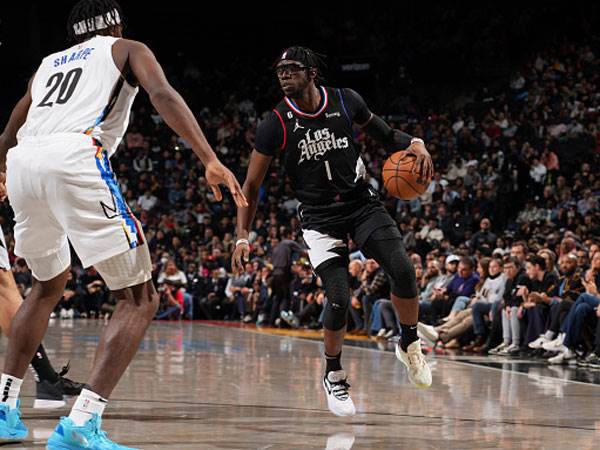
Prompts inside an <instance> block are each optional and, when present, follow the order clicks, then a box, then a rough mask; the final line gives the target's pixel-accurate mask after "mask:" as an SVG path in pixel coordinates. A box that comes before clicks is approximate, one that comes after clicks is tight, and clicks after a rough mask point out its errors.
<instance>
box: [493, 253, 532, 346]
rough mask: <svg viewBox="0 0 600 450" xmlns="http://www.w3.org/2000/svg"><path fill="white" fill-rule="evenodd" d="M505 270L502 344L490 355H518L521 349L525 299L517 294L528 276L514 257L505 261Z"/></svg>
mask: <svg viewBox="0 0 600 450" xmlns="http://www.w3.org/2000/svg"><path fill="white" fill-rule="evenodd" d="M503 269H504V274H505V276H506V285H505V287H504V294H503V296H502V297H503V300H504V302H503V308H502V322H501V323H502V343H501V344H500V345H498V346H497V347H494V348H493V349H491V350H490V354H501V355H516V354H518V353H519V351H520V348H521V345H520V344H521V322H520V320H519V315H518V311H519V307H520V306H521V304H522V303H523V298H522V297H521V296H519V295H518V294H517V292H518V291H519V290H520V288H521V287H522V286H525V284H526V283H527V274H526V273H525V271H524V270H523V267H522V265H521V262H520V261H519V259H518V258H516V257H512V256H510V257H508V258H507V259H506V261H504V266H503ZM488 342H490V341H488ZM490 347H491V346H490Z"/></svg>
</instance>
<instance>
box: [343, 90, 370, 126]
mask: <svg viewBox="0 0 600 450" xmlns="http://www.w3.org/2000/svg"><path fill="white" fill-rule="evenodd" d="M342 101H343V104H344V107H345V108H346V112H347V113H348V115H349V116H350V120H351V121H352V122H354V123H355V124H357V125H360V126H363V125H365V124H366V123H367V122H368V121H369V120H370V119H371V111H370V110H369V107H368V106H367V103H366V102H365V100H364V99H363V98H362V97H361V96H360V94H359V93H358V92H356V91H353V90H352V89H342Z"/></svg>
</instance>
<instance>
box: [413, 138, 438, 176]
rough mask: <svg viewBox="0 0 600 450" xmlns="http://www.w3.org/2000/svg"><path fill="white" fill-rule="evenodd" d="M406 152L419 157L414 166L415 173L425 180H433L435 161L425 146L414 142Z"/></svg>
mask: <svg viewBox="0 0 600 450" xmlns="http://www.w3.org/2000/svg"><path fill="white" fill-rule="evenodd" d="M406 151H407V152H409V153H412V154H413V155H415V156H416V157H417V159H416V161H415V163H414V164H413V170H412V171H413V173H417V174H419V176H420V177H421V178H422V179H423V180H426V181H430V180H431V179H432V178H433V161H432V160H431V155H430V154H429V152H428V151H427V149H426V148H425V145H423V144H422V143H421V142H413V143H412V144H410V145H409V146H408V148H407V149H406Z"/></svg>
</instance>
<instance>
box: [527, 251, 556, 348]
mask: <svg viewBox="0 0 600 450" xmlns="http://www.w3.org/2000/svg"><path fill="white" fill-rule="evenodd" d="M525 267H526V268H525V271H526V273H527V283H526V285H525V286H522V287H521V288H520V289H519V290H518V291H517V295H518V296H520V297H523V298H524V299H525V301H524V302H523V304H522V305H521V306H520V311H519V315H520V316H521V317H523V318H524V320H525V322H526V324H527V325H526V330H525V342H524V343H526V344H529V343H530V342H531V341H534V340H535V339H537V338H538V337H539V336H540V335H541V334H543V333H545V331H546V321H547V319H548V315H549V313H550V308H549V302H548V299H549V298H550V297H551V295H552V292H553V291H554V289H555V288H556V286H557V284H558V277H557V276H556V275H555V274H554V273H551V272H547V271H546V260H545V259H544V258H542V257H541V256H537V255H536V256H532V257H530V258H529V260H528V261H527V264H526V266H525Z"/></svg>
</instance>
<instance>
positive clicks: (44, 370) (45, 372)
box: [31, 344, 58, 383]
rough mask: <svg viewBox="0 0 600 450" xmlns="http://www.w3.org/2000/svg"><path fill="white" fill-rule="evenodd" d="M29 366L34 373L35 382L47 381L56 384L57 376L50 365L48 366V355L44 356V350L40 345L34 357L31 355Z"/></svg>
mask: <svg viewBox="0 0 600 450" xmlns="http://www.w3.org/2000/svg"><path fill="white" fill-rule="evenodd" d="M31 365H32V366H33V370H34V371H35V374H36V377H37V381H49V382H51V383H56V382H57V381H58V374H57V373H56V371H55V370H54V368H53V367H52V364H50V360H49V359H48V355H46V350H44V346H43V345H42V344H40V346H39V347H38V349H37V350H36V352H35V355H33V359H32V360H31Z"/></svg>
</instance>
